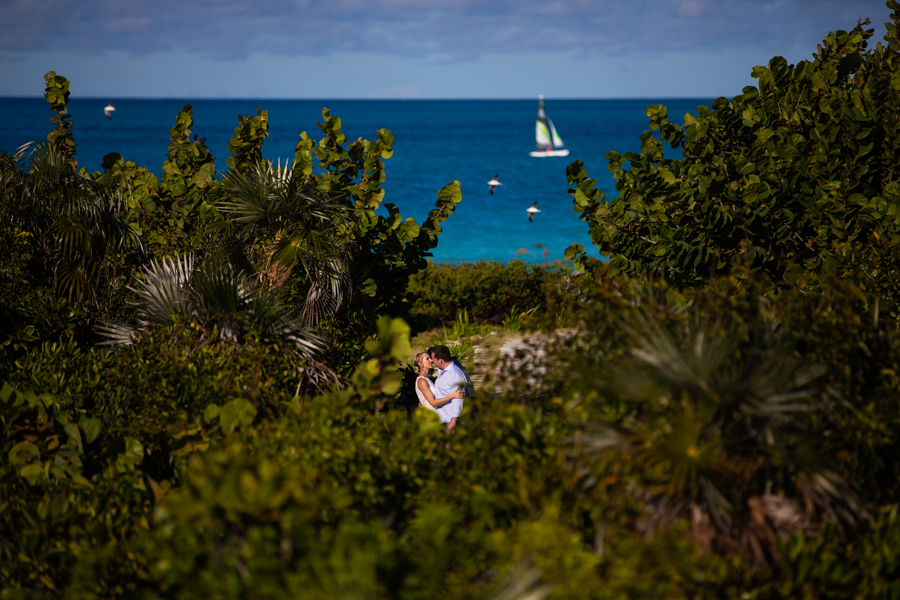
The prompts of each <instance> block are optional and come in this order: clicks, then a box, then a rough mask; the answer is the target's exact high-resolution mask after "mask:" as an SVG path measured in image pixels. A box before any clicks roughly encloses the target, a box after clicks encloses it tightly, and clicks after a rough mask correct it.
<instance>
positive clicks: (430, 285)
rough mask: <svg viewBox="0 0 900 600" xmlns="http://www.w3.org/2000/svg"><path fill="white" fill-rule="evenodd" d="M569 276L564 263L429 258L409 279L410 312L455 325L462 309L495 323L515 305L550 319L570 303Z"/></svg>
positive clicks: (522, 309)
mask: <svg viewBox="0 0 900 600" xmlns="http://www.w3.org/2000/svg"><path fill="white" fill-rule="evenodd" d="M569 275H570V270H569V269H568V267H566V266H565V265H563V264H562V263H557V264H554V265H550V266H547V265H531V264H528V263H526V262H523V261H520V260H512V261H510V262H508V263H505V264H504V263H499V262H495V261H478V262H474V263H461V264H435V263H434V262H429V263H428V266H427V268H425V269H423V270H422V271H420V272H419V273H417V274H416V275H414V276H413V277H412V278H411V279H410V284H409V296H410V298H411V301H412V304H413V307H412V309H411V311H410V312H411V314H412V315H413V316H417V317H419V318H420V319H421V318H422V317H426V318H427V320H428V322H429V323H437V324H443V325H450V324H453V323H454V322H455V321H456V320H457V319H458V318H459V313H460V312H461V311H463V310H465V311H467V313H468V315H469V316H470V317H471V318H472V319H474V320H476V321H478V322H480V323H485V322H487V323H492V324H495V325H499V324H500V323H502V321H503V319H504V318H505V317H507V316H509V315H510V314H512V313H513V312H515V311H516V310H521V311H522V312H528V311H535V312H536V313H537V314H540V315H541V316H542V317H544V318H545V319H546V318H548V317H549V316H550V315H551V314H553V313H559V312H561V311H562V310H563V309H564V308H565V307H566V305H567V302H568V300H569V298H568V297H567V295H566V290H567V285H568V278H569Z"/></svg>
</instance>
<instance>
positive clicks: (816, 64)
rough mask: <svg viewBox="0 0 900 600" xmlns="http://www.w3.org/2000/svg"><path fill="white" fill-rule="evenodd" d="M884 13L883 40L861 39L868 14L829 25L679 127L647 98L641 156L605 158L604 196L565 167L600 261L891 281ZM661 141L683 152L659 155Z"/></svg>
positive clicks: (889, 58)
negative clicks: (817, 41)
mask: <svg viewBox="0 0 900 600" xmlns="http://www.w3.org/2000/svg"><path fill="white" fill-rule="evenodd" d="M888 6H889V7H890V8H891V10H893V11H900V5H898V4H897V3H895V2H888ZM891 19H892V22H891V23H888V24H887V27H888V34H887V36H886V38H885V41H886V42H887V43H886V44H882V43H881V42H879V43H878V44H877V45H876V47H875V48H873V49H867V48H868V40H869V38H870V37H871V35H872V30H866V29H864V25H866V24H868V20H867V21H866V22H865V23H861V24H858V25H857V26H856V27H855V28H854V29H853V30H851V31H850V32H844V31H838V32H837V33H832V34H830V35H829V36H828V37H827V38H825V40H824V41H823V42H822V44H821V45H820V46H819V48H818V51H817V52H816V54H815V55H814V57H813V59H812V60H807V61H801V62H800V63H798V64H796V65H789V64H788V63H787V62H786V61H785V60H784V58H782V57H775V58H773V59H772V60H771V61H770V62H769V65H768V67H755V68H754V70H753V76H754V77H755V78H757V79H759V86H758V88H757V87H746V88H744V90H743V93H742V94H740V95H738V96H735V97H734V98H732V99H731V100H727V99H725V98H719V99H718V100H716V101H715V102H714V103H713V106H712V109H710V108H707V107H704V106H701V107H698V109H697V110H698V114H697V115H691V114H687V115H685V117H684V125H683V126H679V125H677V124H676V123H673V122H672V121H670V120H669V115H668V112H667V110H666V108H665V106H660V105H656V106H650V107H649V108H648V109H647V116H649V117H650V128H651V130H652V131H647V132H645V133H644V135H643V136H642V138H641V142H642V143H641V151H640V153H628V154H625V155H620V154H618V153H616V152H611V153H609V154H607V156H606V158H608V159H609V170H610V171H611V172H612V173H613V174H614V175H615V176H616V178H617V181H616V191H617V192H618V195H619V196H618V198H614V199H612V200H609V201H608V202H607V196H606V195H604V193H603V191H602V190H599V189H595V188H594V184H595V183H596V180H593V179H590V178H589V177H588V175H587V173H586V171H585V169H584V168H583V166H582V164H581V163H580V162H576V163H574V164H572V165H570V167H569V170H568V177H569V182H570V183H571V184H572V185H573V186H574V187H573V189H572V190H571V193H572V194H573V196H574V199H575V205H576V210H577V211H579V212H580V213H581V215H582V218H583V219H584V220H586V221H587V222H588V223H589V225H590V227H591V237H592V239H593V241H594V243H595V244H596V245H597V246H598V247H599V248H600V250H601V251H602V252H603V253H604V255H607V256H609V257H610V264H611V265H613V267H614V268H615V269H616V270H617V271H621V272H626V273H650V274H658V275H661V276H665V277H666V278H667V279H668V280H670V281H673V282H678V283H683V284H690V283H695V282H698V281H700V280H703V279H706V278H711V277H714V276H715V275H716V274H717V273H727V272H729V271H730V270H731V269H733V268H734V267H735V266H745V267H749V268H750V269H752V270H762V271H765V272H766V273H769V274H770V275H771V276H773V277H779V278H780V277H782V276H784V274H785V273H786V271H788V270H789V269H791V268H795V267H796V268H802V269H804V270H810V271H820V270H823V269H826V270H828V269H834V270H837V271H839V272H850V271H859V272H861V273H864V274H865V276H866V278H867V280H869V281H871V282H872V284H874V285H875V286H876V287H877V288H887V289H891V290H894V289H895V286H896V281H897V275H896V264H897V261H898V255H897V254H896V253H897V248H898V247H900V245H898V243H900V221H898V211H897V206H898V203H900V195H898V193H900V188H898V183H897V182H896V176H895V169H896V165H897V163H898V157H900V137H898V135H897V134H898V131H897V126H898V125H897V124H898V116H900V78H898V77H900V76H898V74H900V57H898V50H900V29H898V26H900V20H898V15H897V13H896V12H895V13H894V14H892V16H891ZM654 131H657V132H658V136H656V135H654V134H653V132H654ZM665 143H669V144H671V146H672V147H673V148H676V149H678V151H679V155H680V156H676V157H674V158H666V157H665V156H664V152H663V147H664V144H665ZM573 254H574V249H573Z"/></svg>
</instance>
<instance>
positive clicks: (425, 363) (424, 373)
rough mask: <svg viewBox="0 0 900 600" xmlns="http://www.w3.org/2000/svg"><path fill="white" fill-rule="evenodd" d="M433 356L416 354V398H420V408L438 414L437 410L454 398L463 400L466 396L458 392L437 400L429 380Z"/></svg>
mask: <svg viewBox="0 0 900 600" xmlns="http://www.w3.org/2000/svg"><path fill="white" fill-rule="evenodd" d="M431 364H432V363H431V356H430V355H429V354H428V353H427V352H419V353H418V354H416V360H415V362H414V363H413V370H414V371H415V372H416V375H417V377H416V396H418V397H419V406H423V407H425V408H426V409H428V410H430V411H432V412H435V413H437V409H438V407H440V406H443V405H444V404H446V403H447V402H450V401H451V400H453V399H454V398H462V397H464V396H465V394H464V393H463V392H462V391H461V390H456V391H454V392H453V393H451V394H450V395H449V396H444V397H443V398H435V397H434V393H435V389H434V383H433V382H432V381H431V379H429V378H428V372H429V371H431Z"/></svg>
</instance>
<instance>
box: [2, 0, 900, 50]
mask: <svg viewBox="0 0 900 600" xmlns="http://www.w3.org/2000/svg"><path fill="white" fill-rule="evenodd" d="M866 16H868V17H871V18H872V20H873V21H874V22H875V23H876V24H880V23H881V22H883V21H885V20H887V17H888V10H887V9H886V8H885V7H884V2H883V0H855V1H850V0H818V1H816V2H812V1H811V0H718V1H715V2H713V0H673V1H665V2H660V1H659V0H631V1H629V2H621V1H620V0H615V1H613V0H543V1H538V0H492V1H491V2H484V1H483V0H256V1H254V2H246V1H245V0H195V1H188V2H185V1H184V0H130V1H129V2H121V1H120V0H0V51H6V52H30V51H43V50H53V49H56V50H65V51H69V52H80V53H98V54H103V53H109V52H125V53H129V54H131V55H134V56H145V55H149V54H154V53H162V52H182V53H189V54H193V55H196V56H200V57H203V58H207V59H214V60H240V59H243V58H245V57H247V56H250V55H251V54H254V53H257V54H258V53H262V54H268V55H272V56H284V57H298V56H328V55H333V54H335V53H345V52H359V53H368V54H381V55H391V56H416V57H432V58H435V59H441V60H450V61H466V60H474V59H477V58H479V57H481V56H484V55H487V54H515V53H522V52H535V51H550V52H560V51H563V52H565V51H573V50H574V51H580V52H602V53H605V54H611V55H619V56H625V55H633V54H635V53H637V54H652V53H654V52H665V51H670V50H679V51H684V50H692V49H705V50H708V49H720V50H724V49H728V48H741V47H755V48H757V49H760V50H767V49H769V48H773V49H775V48H777V47H778V46H779V44H781V45H782V46H783V45H784V43H785V41H786V40H788V41H795V42H796V43H803V44H805V45H807V46H808V47H809V50H810V52H811V51H812V50H814V48H815V45H814V44H815V43H816V42H818V41H820V40H821V39H822V38H823V37H824V36H825V35H826V34H827V33H828V31H833V30H836V29H850V28H852V27H853V26H854V25H855V23H856V19H857V18H859V17H866ZM810 44H811V45H810Z"/></svg>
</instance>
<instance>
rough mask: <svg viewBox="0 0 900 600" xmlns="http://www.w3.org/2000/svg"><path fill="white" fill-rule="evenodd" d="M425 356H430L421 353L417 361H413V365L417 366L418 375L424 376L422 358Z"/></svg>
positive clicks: (417, 355)
mask: <svg viewBox="0 0 900 600" xmlns="http://www.w3.org/2000/svg"><path fill="white" fill-rule="evenodd" d="M425 356H428V353H427V352H419V353H418V354H416V360H415V361H413V365H415V368H414V370H415V372H416V375H421V374H422V358H423V357H425Z"/></svg>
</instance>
